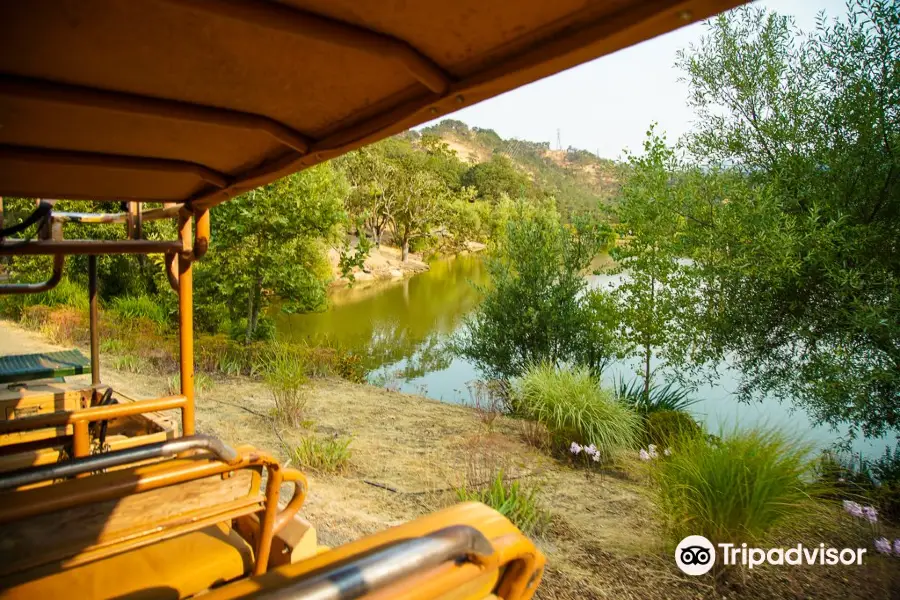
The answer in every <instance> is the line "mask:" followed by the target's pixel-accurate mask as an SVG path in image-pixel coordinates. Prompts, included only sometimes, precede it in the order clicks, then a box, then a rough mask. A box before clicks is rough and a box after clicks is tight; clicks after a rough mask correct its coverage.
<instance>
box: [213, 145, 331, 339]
mask: <svg viewBox="0 0 900 600" xmlns="http://www.w3.org/2000/svg"><path fill="white" fill-rule="evenodd" d="M346 192H347V183H346V180H345V179H344V177H343V175H341V174H340V173H339V172H338V171H336V170H335V169H334V167H333V166H331V165H330V164H327V163H326V164H323V165H319V166H317V167H314V168H312V169H308V170H306V171H302V172H300V173H296V174H294V175H290V176H288V177H285V178H283V179H280V180H278V181H276V182H274V183H270V184H269V185H266V186H263V187H261V188H259V189H257V190H254V191H252V192H248V193H246V194H244V195H242V196H239V197H237V198H234V199H232V200H230V201H228V202H226V203H225V204H223V205H222V206H219V207H217V208H216V210H214V211H212V220H213V222H212V228H213V231H214V232H215V234H214V235H213V237H212V247H211V249H210V251H209V253H208V255H207V256H206V258H205V259H204V260H203V261H201V262H200V263H198V269H197V271H198V272H197V277H196V288H197V290H196V297H197V299H198V302H199V303H206V302H211V303H213V304H220V303H222V302H223V301H224V303H225V304H226V306H227V307H228V308H229V310H230V313H231V315H230V316H231V321H232V324H233V325H234V324H237V323H240V324H241V325H243V327H242V329H243V330H244V335H243V338H244V339H245V341H250V340H253V339H257V338H258V337H259V336H258V335H257V333H256V330H257V328H258V327H259V325H260V322H261V320H260V315H262V314H264V313H265V312H266V309H267V308H268V306H269V304H270V303H271V301H272V299H273V298H275V297H277V298H279V299H280V300H281V301H282V302H283V303H282V305H281V306H282V309H284V310H290V311H307V310H321V309H323V308H324V307H325V304H326V296H325V283H326V282H327V281H328V280H329V279H330V278H331V266H330V264H329V263H328V260H327V258H326V256H325V246H324V243H323V241H324V240H331V239H332V238H333V237H334V236H335V235H336V233H337V226H338V224H339V223H341V222H342V221H343V220H344V219H345V215H344V212H343V208H342V200H343V198H344V196H345V195H346Z"/></svg>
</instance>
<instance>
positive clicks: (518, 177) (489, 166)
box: [462, 154, 531, 204]
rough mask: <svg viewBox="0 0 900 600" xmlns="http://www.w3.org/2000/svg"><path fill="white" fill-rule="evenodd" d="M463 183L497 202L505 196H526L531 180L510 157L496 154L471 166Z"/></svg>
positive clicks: (485, 198) (464, 176)
mask: <svg viewBox="0 0 900 600" xmlns="http://www.w3.org/2000/svg"><path fill="white" fill-rule="evenodd" d="M462 183H463V185H468V186H473V187H475V188H476V189H477V190H478V197H479V198H482V199H484V200H488V201H490V202H492V203H495V204H496V203H497V202H500V200H501V199H503V198H513V199H519V198H521V197H523V196H526V195H527V194H528V191H529V189H530V183H531V182H530V181H529V180H528V177H526V176H525V175H524V174H523V173H521V172H519V171H518V170H517V169H516V167H515V166H514V165H513V163H512V161H511V160H510V159H509V158H507V157H506V156H504V155H502V154H494V155H493V156H492V157H491V160H489V161H487V162H483V163H479V164H477V165H474V166H472V167H470V168H469V170H468V171H466V173H465V174H464V175H463V177H462Z"/></svg>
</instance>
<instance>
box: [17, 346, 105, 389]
mask: <svg viewBox="0 0 900 600" xmlns="http://www.w3.org/2000/svg"><path fill="white" fill-rule="evenodd" d="M90 372H91V361H89V360H88V359H87V357H86V356H85V355H84V354H82V353H81V352H80V351H78V350H59V351H57V352H39V353H35V354H17V355H9V356H0V383H14V382H19V381H34V380H36V379H48V378H53V377H68V376H70V375H83V374H85V373H90Z"/></svg>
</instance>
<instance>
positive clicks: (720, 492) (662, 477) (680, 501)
mask: <svg viewBox="0 0 900 600" xmlns="http://www.w3.org/2000/svg"><path fill="white" fill-rule="evenodd" d="M811 451H812V446H811V445H809V444H806V443H804V442H801V441H799V440H798V439H795V438H792V437H789V436H787V435H785V434H784V433H782V432H780V431H779V430H777V429H762V428H758V429H750V430H740V431H733V432H731V433H730V434H728V435H725V436H723V437H722V439H721V440H719V441H717V442H710V441H708V440H707V439H706V438H705V437H704V436H700V435H698V436H695V437H694V438H692V439H690V440H684V441H683V442H682V445H681V446H680V448H679V449H678V451H677V452H675V453H673V454H672V456H670V457H667V458H666V459H665V460H660V461H654V462H653V463H652V464H651V473H652V479H653V480H654V483H655V484H656V485H655V486H654V488H655V490H654V493H655V504H656V507H657V509H658V511H659V514H660V516H661V518H662V519H663V522H664V525H665V530H666V532H667V535H668V538H669V541H670V542H672V543H673V544H677V543H678V541H679V540H681V539H682V538H683V537H685V536H686V535H702V536H704V537H706V538H707V539H709V540H710V541H712V542H713V543H714V544H717V543H719V542H738V541H748V542H749V541H754V540H759V539H763V538H764V537H765V536H766V534H767V533H769V532H771V531H772V530H773V528H774V527H776V526H778V525H779V524H782V523H786V522H789V521H791V520H793V519H794V518H795V517H799V516H801V515H803V514H806V513H807V511H808V508H809V501H810V499H811V497H812V495H813V494H812V488H811V487H810V485H809V484H808V483H806V481H805V479H806V478H807V476H808V475H809V474H810V473H811V472H812V468H813V466H814V461H813V459H812V454H811Z"/></svg>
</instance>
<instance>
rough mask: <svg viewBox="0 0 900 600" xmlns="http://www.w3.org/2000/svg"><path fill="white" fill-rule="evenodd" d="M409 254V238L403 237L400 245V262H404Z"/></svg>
mask: <svg viewBox="0 0 900 600" xmlns="http://www.w3.org/2000/svg"><path fill="white" fill-rule="evenodd" d="M408 256H409V238H408V237H406V236H404V237H403V245H402V246H401V247H400V262H406V258H407V257H408Z"/></svg>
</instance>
